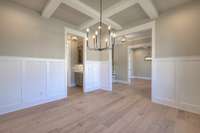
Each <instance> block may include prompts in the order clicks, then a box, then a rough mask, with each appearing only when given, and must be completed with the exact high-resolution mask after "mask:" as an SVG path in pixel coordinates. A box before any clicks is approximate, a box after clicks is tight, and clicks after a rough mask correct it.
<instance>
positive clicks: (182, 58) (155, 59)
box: [153, 56, 200, 61]
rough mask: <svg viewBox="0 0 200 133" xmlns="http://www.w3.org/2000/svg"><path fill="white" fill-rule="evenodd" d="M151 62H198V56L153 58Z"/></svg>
mask: <svg viewBox="0 0 200 133" xmlns="http://www.w3.org/2000/svg"><path fill="white" fill-rule="evenodd" d="M153 61H200V56H179V57H167V58H154V59H153Z"/></svg>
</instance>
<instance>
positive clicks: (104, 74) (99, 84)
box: [84, 61, 112, 92]
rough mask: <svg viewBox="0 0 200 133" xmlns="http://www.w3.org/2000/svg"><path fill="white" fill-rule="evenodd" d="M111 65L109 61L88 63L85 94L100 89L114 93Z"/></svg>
mask: <svg viewBox="0 0 200 133" xmlns="http://www.w3.org/2000/svg"><path fill="white" fill-rule="evenodd" d="M110 74H112V73H110V65H109V62H108V61H86V68H85V76H86V80H85V89H84V91H85V92H91V91H95V90H98V89H103V90H107V91H112V78H110V76H112V75H110Z"/></svg>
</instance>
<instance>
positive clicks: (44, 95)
mask: <svg viewBox="0 0 200 133" xmlns="http://www.w3.org/2000/svg"><path fill="white" fill-rule="evenodd" d="M0 60H1V61H3V62H4V61H6V62H7V61H8V62H15V61H16V62H19V68H18V73H19V75H18V79H19V81H16V82H17V83H19V84H20V86H18V87H17V86H16V88H15V87H14V88H12V90H13V89H14V90H15V89H18V90H19V91H20V96H19V99H18V100H19V101H18V102H17V104H7V105H2V106H0V114H5V113H9V112H13V111H17V110H21V109H24V108H28V107H32V106H35V105H39V104H44V103H47V102H51V101H55V100H58V99H63V98H67V89H66V82H64V83H63V84H57V85H58V88H61V87H62V88H61V89H62V90H58V91H57V89H56V92H54V93H53V95H49V94H51V93H52V92H51V91H48V89H50V88H49V86H48V84H49V83H52V81H51V80H50V75H49V74H50V73H49V72H50V65H51V63H53V64H54V63H55V64H57V65H56V66H58V67H59V66H60V65H61V67H62V68H63V67H64V61H65V60H64V59H50V58H33V57H31V58H30V57H16V56H0ZM3 62H1V63H3ZM38 62H39V63H41V64H43V65H42V73H43V76H42V78H41V79H40V80H42V81H41V82H43V83H44V86H42V87H41V90H40V91H41V96H39V97H38V99H37V100H33V101H31V100H32V99H31V100H30V99H29V100H30V101H28V102H27V101H26V100H25V99H23V98H24V97H25V96H26V93H24V92H23V90H24V89H26V88H24V86H23V84H25V81H24V79H25V77H24V75H25V74H26V63H38ZM8 67H9V65H8ZM63 71H64V70H63ZM33 72H34V69H33ZM6 73H8V72H6ZM39 74H41V73H39ZM54 74H57V72H55V73H54ZM60 74H61V75H59V76H62V77H61V80H62V81H65V77H63V76H64V75H62V74H63V72H62V73H60ZM4 82H5V83H6V84H9V83H10V82H11V81H10V80H5V79H4ZM12 82H15V81H12ZM57 85H56V84H55V86H54V87H56V86H57ZM0 87H2V86H0ZM6 98H7V97H6Z"/></svg>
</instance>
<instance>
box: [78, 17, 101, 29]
mask: <svg viewBox="0 0 200 133" xmlns="http://www.w3.org/2000/svg"><path fill="white" fill-rule="evenodd" d="M98 21H99V20H96V19H93V20H89V21H87V22H85V23H83V24H81V26H80V30H84V29H86V28H88V27H90V26H92V25H95V24H97V23H98Z"/></svg>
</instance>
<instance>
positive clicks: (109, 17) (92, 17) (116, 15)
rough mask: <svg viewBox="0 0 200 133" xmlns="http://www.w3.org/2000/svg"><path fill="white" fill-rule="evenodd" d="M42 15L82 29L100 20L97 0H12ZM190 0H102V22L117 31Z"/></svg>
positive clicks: (152, 17) (154, 16)
mask: <svg viewBox="0 0 200 133" xmlns="http://www.w3.org/2000/svg"><path fill="white" fill-rule="evenodd" d="M11 1H13V2H15V3H17V4H20V5H22V6H24V7H27V8H30V9H32V10H34V11H36V12H38V13H40V14H41V16H43V17H45V18H50V17H53V18H57V19H60V20H62V21H65V22H66V23H69V24H70V25H74V26H76V27H79V29H80V30H85V28H87V27H91V26H93V25H95V24H97V22H98V20H99V1H100V0H11ZM190 1H192V0H103V23H104V24H106V25H111V26H112V27H113V28H114V29H116V30H122V29H126V28H128V27H132V26H136V25H139V24H141V23H144V22H148V21H151V20H153V19H155V18H157V17H159V15H160V14H162V13H164V12H166V11H167V10H169V9H171V8H175V7H177V6H179V5H181V4H184V3H186V2H190Z"/></svg>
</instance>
